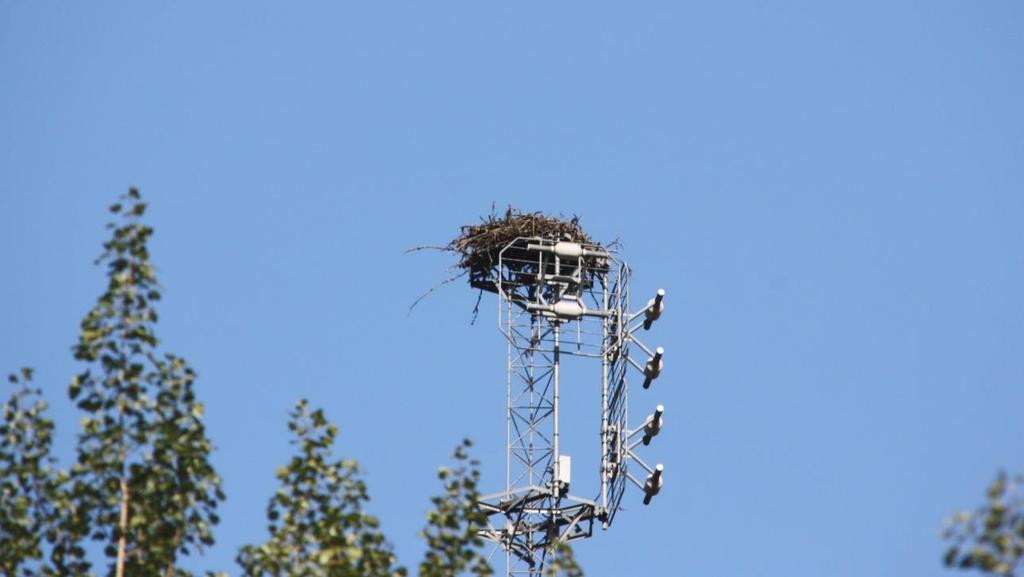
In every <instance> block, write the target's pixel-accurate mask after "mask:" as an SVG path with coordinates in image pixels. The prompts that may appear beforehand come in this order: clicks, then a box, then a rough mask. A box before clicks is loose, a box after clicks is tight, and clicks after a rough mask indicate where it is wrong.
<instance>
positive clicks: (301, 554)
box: [238, 400, 406, 577]
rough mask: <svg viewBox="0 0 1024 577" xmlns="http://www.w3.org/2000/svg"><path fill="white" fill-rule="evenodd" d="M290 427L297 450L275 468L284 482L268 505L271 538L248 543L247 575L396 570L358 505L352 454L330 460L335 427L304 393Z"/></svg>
mask: <svg viewBox="0 0 1024 577" xmlns="http://www.w3.org/2000/svg"><path fill="white" fill-rule="evenodd" d="M290 417H291V418H290V419H289V421H288V429H289V430H290V431H291V432H292V434H293V435H294V436H295V439H294V441H293V444H295V445H298V449H299V450H298V454H296V455H295V456H294V457H292V459H291V461H290V462H289V463H288V464H287V465H286V466H284V467H282V468H281V469H279V470H278V472H277V478H278V479H279V480H280V482H281V486H280V488H279V489H278V491H277V493H276V494H275V495H274V496H273V498H271V500H270V504H269V506H268V507H267V521H268V522H269V531H270V539H269V540H268V541H267V542H266V543H264V544H262V545H259V546H254V545H247V546H245V547H243V548H242V549H241V551H240V553H239V555H238V564H239V565H240V566H241V567H242V569H243V571H244V574H245V575H247V576H260V577H263V576H267V577H270V576H273V577H395V576H402V575H405V574H406V571H405V569H403V568H400V567H396V566H395V555H394V553H392V547H391V544H390V543H389V542H388V541H387V540H386V539H385V538H384V535H383V534H382V533H381V532H380V529H379V525H380V523H379V522H378V520H377V519H376V518H375V517H373V516H371V515H368V514H367V513H365V512H364V511H363V506H364V504H365V503H366V502H367V501H369V495H368V494H367V491H366V484H365V483H364V482H363V480H362V478H361V477H360V471H359V466H358V464H357V463H356V462H355V461H353V460H335V459H333V456H332V452H333V447H334V440H335V437H336V436H337V434H338V429H337V427H335V426H334V425H333V424H330V423H328V422H327V419H326V417H324V413H323V411H322V410H320V409H317V410H310V408H309V405H308V403H307V402H306V401H305V400H301V401H299V402H298V403H297V404H296V407H295V410H293V411H292V412H291V413H290Z"/></svg>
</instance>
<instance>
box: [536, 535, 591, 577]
mask: <svg viewBox="0 0 1024 577" xmlns="http://www.w3.org/2000/svg"><path fill="white" fill-rule="evenodd" d="M544 575H545V577H583V569H581V568H580V565H579V563H577V562H576V556H575V555H574V554H573V552H572V548H571V547H569V544H568V543H558V544H557V545H555V546H554V547H552V549H551V550H550V551H548V556H547V560H546V562H545V566H544Z"/></svg>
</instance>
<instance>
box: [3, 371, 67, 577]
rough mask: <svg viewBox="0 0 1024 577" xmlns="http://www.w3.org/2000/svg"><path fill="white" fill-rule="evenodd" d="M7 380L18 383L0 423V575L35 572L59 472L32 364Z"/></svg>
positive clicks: (52, 515)
mask: <svg viewBox="0 0 1024 577" xmlns="http://www.w3.org/2000/svg"><path fill="white" fill-rule="evenodd" d="M7 380H8V381H9V382H10V383H12V384H14V385H16V386H17V387H18V388H17V390H15V391H14V392H13V393H12V394H11V396H10V398H8V399H7V401H5V402H4V404H3V410H2V412H3V415H2V416H3V421H2V422H0V544H2V546H0V575H5V576H11V577H13V576H14V575H17V574H18V573H19V571H23V572H24V574H26V575H27V574H31V569H30V568H29V565H28V563H29V562H32V561H37V560H39V559H41V558H42V557H43V536H44V535H45V534H46V533H48V532H50V531H52V527H53V526H54V524H55V520H56V512H55V510H54V507H53V496H54V493H55V492H56V489H57V477H56V474H55V473H54V470H53V465H54V459H53V457H52V456H51V455H50V445H51V442H52V435H53V421H52V420H50V419H49V418H47V417H46V415H45V412H46V403H44V402H43V401H42V400H40V398H39V390H38V389H33V388H30V386H29V385H30V383H31V382H32V369H28V368H25V369H21V373H20V375H17V374H12V375H10V376H9V377H7Z"/></svg>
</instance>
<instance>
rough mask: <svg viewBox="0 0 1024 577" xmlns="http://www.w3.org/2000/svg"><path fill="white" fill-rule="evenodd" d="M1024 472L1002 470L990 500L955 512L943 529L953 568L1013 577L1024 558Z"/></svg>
mask: <svg viewBox="0 0 1024 577" xmlns="http://www.w3.org/2000/svg"><path fill="white" fill-rule="evenodd" d="M1022 489H1024V475H1018V476H1017V477H1015V478H1011V477H1010V476H1008V475H1007V474H1006V473H1004V472H1000V473H999V474H998V475H997V476H996V478H995V480H994V481H993V482H992V484H991V485H990V486H989V488H988V492H987V496H988V503H986V504H985V505H984V506H982V507H980V508H978V509H977V510H975V511H973V512H961V513H957V514H956V515H954V516H953V517H952V518H951V519H950V520H949V522H948V525H947V527H946V529H945V531H944V532H943V537H944V538H946V539H947V540H950V541H951V542H952V544H951V545H950V547H949V549H948V550H947V551H946V555H945V558H944V559H943V561H944V562H945V564H946V565H947V566H949V567H959V568H961V569H978V570H979V571H981V572H983V573H995V574H997V575H1003V576H1007V577H1011V576H1013V575H1015V574H1016V571H1017V569H1018V567H1019V566H1020V565H1021V561H1022V559H1024V491H1022Z"/></svg>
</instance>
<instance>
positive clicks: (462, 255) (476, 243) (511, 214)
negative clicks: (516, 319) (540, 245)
mask: <svg viewBox="0 0 1024 577" xmlns="http://www.w3.org/2000/svg"><path fill="white" fill-rule="evenodd" d="M520 237H540V238H548V239H553V240H566V241H571V242H576V243H580V244H586V245H592V246H597V247H599V246H600V245H599V244H598V243H596V242H594V240H593V239H591V238H590V235H588V234H587V233H586V231H584V230H583V228H582V227H580V222H579V217H577V216H574V217H573V218H572V219H569V220H566V219H565V218H562V217H554V216H547V215H545V214H542V213H540V212H519V211H517V210H515V209H513V208H512V207H509V208H508V210H506V211H505V214H504V216H500V215H497V214H494V213H492V214H490V215H489V216H487V217H484V218H483V221H482V222H481V223H480V224H468V225H465V226H463V227H462V228H461V232H460V233H459V236H457V237H455V238H454V239H452V240H451V242H449V243H448V245H447V246H446V247H445V250H447V251H449V252H453V253H455V254H457V255H458V256H459V262H458V263H457V264H456V265H455V268H459V269H462V271H464V274H468V275H469V284H470V286H472V287H473V288H478V289H481V290H486V291H490V292H496V291H497V288H496V287H495V284H494V282H495V281H496V280H497V279H498V275H499V274H500V271H499V270H498V257H499V254H500V253H501V251H502V249H504V248H505V247H506V246H508V245H509V243H511V242H512V241H514V240H515V239H517V238H520ZM505 256H506V260H510V261H512V264H511V265H510V264H509V263H506V266H512V267H514V266H516V265H515V264H514V261H515V259H508V257H509V254H508V253H506V255H505ZM460 276H461V275H460Z"/></svg>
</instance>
